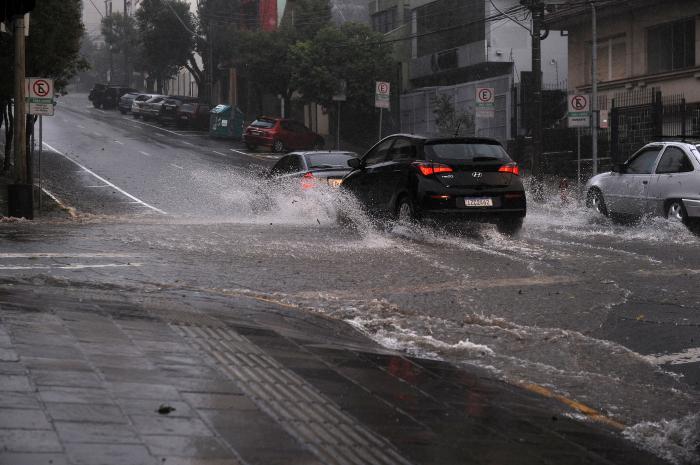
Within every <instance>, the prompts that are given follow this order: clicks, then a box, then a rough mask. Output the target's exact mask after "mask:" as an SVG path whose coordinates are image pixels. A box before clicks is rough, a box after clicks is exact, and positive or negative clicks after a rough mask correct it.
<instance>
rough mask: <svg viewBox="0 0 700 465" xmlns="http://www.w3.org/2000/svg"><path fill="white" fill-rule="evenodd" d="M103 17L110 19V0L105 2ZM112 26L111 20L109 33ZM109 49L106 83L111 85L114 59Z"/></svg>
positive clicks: (110, 47) (110, 48)
mask: <svg viewBox="0 0 700 465" xmlns="http://www.w3.org/2000/svg"><path fill="white" fill-rule="evenodd" d="M105 16H107V17H110V18H111V17H112V0H105ZM113 26H114V25H113V24H112V22H111V20H110V23H109V28H110V32H111V29H112V27H113ZM108 47H109V76H108V78H107V83H108V84H111V83H112V77H113V76H114V59H113V58H114V57H113V56H112V46H111V45H108Z"/></svg>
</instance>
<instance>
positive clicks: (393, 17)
mask: <svg viewBox="0 0 700 465" xmlns="http://www.w3.org/2000/svg"><path fill="white" fill-rule="evenodd" d="M397 19H398V18H397V8H396V7H393V8H389V9H388V10H384V11H380V12H378V13H375V14H373V15H372V29H374V30H375V31H377V32H381V33H387V32H389V31H393V30H394V29H396V27H397V26H398V24H396V23H397Z"/></svg>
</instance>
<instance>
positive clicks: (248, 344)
mask: <svg viewBox="0 0 700 465" xmlns="http://www.w3.org/2000/svg"><path fill="white" fill-rule="evenodd" d="M565 413H573V411H570V410H567V407H566V406H564V405H562V404H560V403H558V402H555V401H553V400H552V399H548V398H546V397H542V396H539V395H537V394H533V393H531V392H527V391H524V390H522V389H520V388H518V387H515V386H511V385H508V384H505V383H502V382H500V381H495V380H493V379H490V378H489V377H488V375H487V373H484V372H480V371H478V370H476V369H474V368H470V367H463V368H461V369H458V368H456V367H454V366H451V365H448V364H445V363H442V362H438V361H430V360H421V359H412V358H408V357H405V356H403V355H401V354H399V353H395V352H392V351H388V350H385V349H383V348H381V347H379V346H377V345H376V344H374V343H373V342H371V341H369V340H367V339H365V338H364V337H362V336H361V335H358V334H357V333H356V332H355V331H354V330H352V329H351V328H350V327H349V326H347V325H342V324H338V323H337V322H333V321H330V320H328V319H325V318H320V317H312V316H305V315H299V314H298V313H295V312H294V311H292V310H289V309H284V308H282V307H276V306H275V305H274V304H272V303H265V302H260V301H256V300H248V299H246V298H244V297H238V298H224V297H217V296H190V297H184V296H181V295H177V294H174V293H169V292H166V291H161V292H154V293H153V294H149V295H145V296H144V295H130V294H129V293H128V292H125V290H123V289H97V288H91V289H87V288H86V289H82V290H77V291H76V290H75V289H74V288H71V289H70V290H68V289H65V288H62V287H61V286H60V284H57V285H56V286H55V287H49V286H43V287H37V286H33V285H32V283H26V284H17V283H13V284H12V285H8V284H7V283H0V464H1V465H23V464H31V465H40V464H52V465H62V464H76V465H77V464H85V465H112V464H115V465H116V464H118V465H137V464H138V465H140V464H153V465H155V464H167V465H185V464H188V465H194V464H197V465H238V464H260V465H277V464H279V465H283V464H284V465H297V464H298V465H302V464H303V465H316V464H343V465H344V464H386V465H391V464H409V463H415V464H426V465H427V464H433V465H434V464H493V465H496V464H611V463H618V464H655V463H662V462H661V461H660V460H658V459H656V458H654V457H652V456H649V455H648V454H646V453H643V452H640V451H638V450H637V449H635V448H634V447H633V446H632V445H631V444H630V443H628V442H626V441H624V440H623V439H621V437H620V436H619V435H618V433H617V432H615V431H614V430H611V429H609V428H608V427H606V426H604V425H601V424H597V423H594V422H578V421H575V420H573V419H571V418H569V417H567V416H565V415H564V414H565Z"/></svg>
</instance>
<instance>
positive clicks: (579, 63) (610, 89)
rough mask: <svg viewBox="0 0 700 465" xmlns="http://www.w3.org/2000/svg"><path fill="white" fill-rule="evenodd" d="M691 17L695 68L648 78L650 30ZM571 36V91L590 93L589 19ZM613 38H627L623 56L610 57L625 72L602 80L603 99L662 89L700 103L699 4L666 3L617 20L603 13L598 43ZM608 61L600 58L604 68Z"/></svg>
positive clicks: (688, 1) (677, 0)
mask: <svg viewBox="0 0 700 465" xmlns="http://www.w3.org/2000/svg"><path fill="white" fill-rule="evenodd" d="M692 16H695V65H696V66H695V68H693V69H690V70H679V71H673V72H668V73H659V74H657V75H649V74H648V73H647V53H646V52H647V50H646V49H647V43H646V42H647V41H646V31H647V28H649V27H650V26H654V25H657V24H663V23H666V22H671V21H674V20H678V19H683V18H688V17H692ZM569 34H570V41H569V75H570V76H571V79H570V82H569V88H570V89H576V90H584V91H585V90H587V89H589V87H590V81H591V79H590V54H591V50H590V47H591V45H590V43H591V17H590V15H588V16H587V17H586V18H585V21H583V22H578V24H575V25H572V26H571V27H570V28H569ZM614 37H620V38H624V42H625V50H624V52H623V51H622V50H619V49H618V51H617V53H614V54H613V55H612V57H611V58H612V61H613V62H616V63H624V72H623V73H622V74H623V76H622V77H620V78H618V79H613V80H612V81H610V80H608V78H609V77H608V76H602V77H601V78H600V79H601V82H600V84H599V89H600V92H601V95H609V96H611V95H613V94H615V93H618V92H623V91H626V90H631V89H634V88H644V87H659V88H660V89H661V91H662V92H663V93H664V94H673V93H684V94H685V96H686V100H687V101H689V102H698V101H700V2H697V1H695V0H675V1H673V0H670V1H665V2H664V7H663V8H658V7H654V6H652V7H643V8H639V9H637V10H636V11H629V12H626V13H624V14H615V15H614V16H606V15H605V11H602V12H601V13H600V15H599V19H598V41H599V42H605V41H606V40H607V39H610V38H614ZM618 40H619V39H618ZM606 58H607V57H606V56H602V57H599V60H598V61H599V64H600V65H602V67H604V66H605V63H604V61H605V59H606ZM600 65H599V67H601V66H600Z"/></svg>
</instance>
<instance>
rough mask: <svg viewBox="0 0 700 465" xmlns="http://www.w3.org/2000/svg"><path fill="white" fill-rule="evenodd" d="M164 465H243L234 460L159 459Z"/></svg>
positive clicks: (167, 457)
mask: <svg viewBox="0 0 700 465" xmlns="http://www.w3.org/2000/svg"><path fill="white" fill-rule="evenodd" d="M159 459H160V460H161V461H162V463H163V464H166V465H243V462H239V461H238V460H236V459H234V458H225V459H208V458H207V459H205V458H200V457H172V456H163V457H159Z"/></svg>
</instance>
